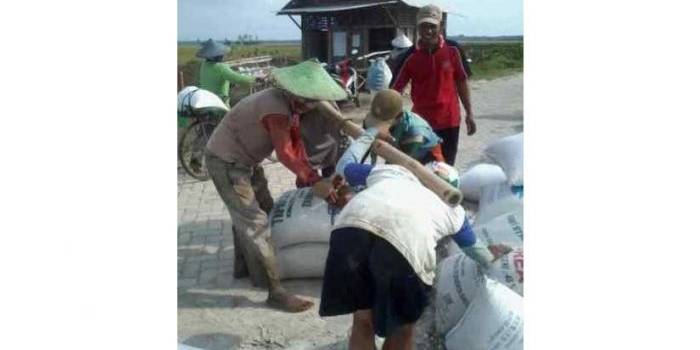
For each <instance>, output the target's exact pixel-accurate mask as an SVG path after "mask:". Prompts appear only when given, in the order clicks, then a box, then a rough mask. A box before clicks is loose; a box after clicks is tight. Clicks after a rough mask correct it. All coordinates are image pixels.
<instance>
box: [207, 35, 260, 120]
mask: <svg viewBox="0 0 700 350" xmlns="http://www.w3.org/2000/svg"><path fill="white" fill-rule="evenodd" d="M229 51H231V49H230V48H229V47H228V46H226V45H224V44H220V43H217V42H215V41H214V40H212V39H209V40H207V42H205V43H204V45H203V46H202V48H201V49H199V51H197V57H199V58H203V59H204V62H202V64H201V65H200V66H199V87H200V88H202V89H204V90H207V91H210V92H212V93H214V94H216V96H219V98H221V100H222V101H224V103H225V104H226V105H227V106H229V107H230V105H229V89H230V84H239V85H243V86H246V87H248V86H250V85H252V84H253V83H254V82H255V78H253V77H249V76H246V75H243V74H241V73H238V72H236V71H234V70H233V69H231V67H229V66H228V65H227V64H226V63H223V62H222V61H223V60H224V55H226V54H227V53H228V52H229Z"/></svg>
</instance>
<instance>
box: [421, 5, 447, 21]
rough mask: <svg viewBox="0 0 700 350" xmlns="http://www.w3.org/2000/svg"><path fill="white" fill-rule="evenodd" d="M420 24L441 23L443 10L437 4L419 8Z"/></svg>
mask: <svg viewBox="0 0 700 350" xmlns="http://www.w3.org/2000/svg"><path fill="white" fill-rule="evenodd" d="M417 18H418V24H421V23H432V24H435V25H440V22H442V11H441V10H440V8H439V7H437V6H435V5H425V6H423V7H421V8H420V9H418V16H417Z"/></svg>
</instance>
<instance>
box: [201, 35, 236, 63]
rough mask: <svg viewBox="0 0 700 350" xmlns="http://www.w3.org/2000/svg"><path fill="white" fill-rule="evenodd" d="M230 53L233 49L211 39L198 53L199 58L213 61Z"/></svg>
mask: <svg viewBox="0 0 700 350" xmlns="http://www.w3.org/2000/svg"><path fill="white" fill-rule="evenodd" d="M229 51H231V49H230V48H229V47H228V46H226V45H224V44H220V43H217V42H215V41H214V40H212V39H209V40H207V41H206V42H205V43H204V45H202V48H201V49H199V51H197V57H200V58H204V59H212V58H214V57H217V56H223V55H225V54H227V53H228V52H229Z"/></svg>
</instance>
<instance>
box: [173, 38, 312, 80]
mask: <svg viewBox="0 0 700 350" xmlns="http://www.w3.org/2000/svg"><path fill="white" fill-rule="evenodd" d="M198 49H199V46H198V45H192V44H181V45H178V47H177V67H178V70H179V71H182V72H183V75H184V80H185V85H195V84H196V82H197V75H198V74H199V62H200V59H198V58H197V57H196V56H195V54H196V53H197V50H198ZM255 56H272V57H273V59H272V65H274V66H286V65H288V64H294V63H297V62H299V61H301V46H300V45H298V44H291V45H290V44H281V45H275V44H259V45H243V46H240V45H235V46H233V47H232V48H231V52H229V53H228V55H226V57H225V58H224V60H226V61H228V60H237V59H240V58H247V57H255Z"/></svg>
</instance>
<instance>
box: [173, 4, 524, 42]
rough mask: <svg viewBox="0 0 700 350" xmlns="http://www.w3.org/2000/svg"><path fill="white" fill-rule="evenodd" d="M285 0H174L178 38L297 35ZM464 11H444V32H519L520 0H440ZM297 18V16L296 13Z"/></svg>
mask: <svg viewBox="0 0 700 350" xmlns="http://www.w3.org/2000/svg"><path fill="white" fill-rule="evenodd" d="M286 3H287V0H255V1H246V0H178V14H177V19H178V21H177V32H178V40H196V39H202V40H205V39H208V38H214V39H224V38H229V39H235V38H236V37H237V36H238V35H240V34H246V33H247V34H252V35H258V37H259V38H260V39H266V40H290V39H300V38H301V31H300V30H299V29H298V28H297V27H296V26H295V25H294V24H293V23H292V21H291V20H290V19H289V18H288V17H287V16H277V15H275V12H276V11H278V10H279V9H281V8H282V7H283V6H284V5H285V4H286ZM441 3H444V4H446V5H447V6H449V7H451V8H453V9H455V10H457V11H458V12H459V13H461V14H464V17H461V16H457V15H448V22H447V34H448V35H459V34H464V35H470V36H480V35H488V36H492V35H522V34H523V10H522V0H461V1H458V0H443V1H441ZM297 20H298V17H297Z"/></svg>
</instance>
